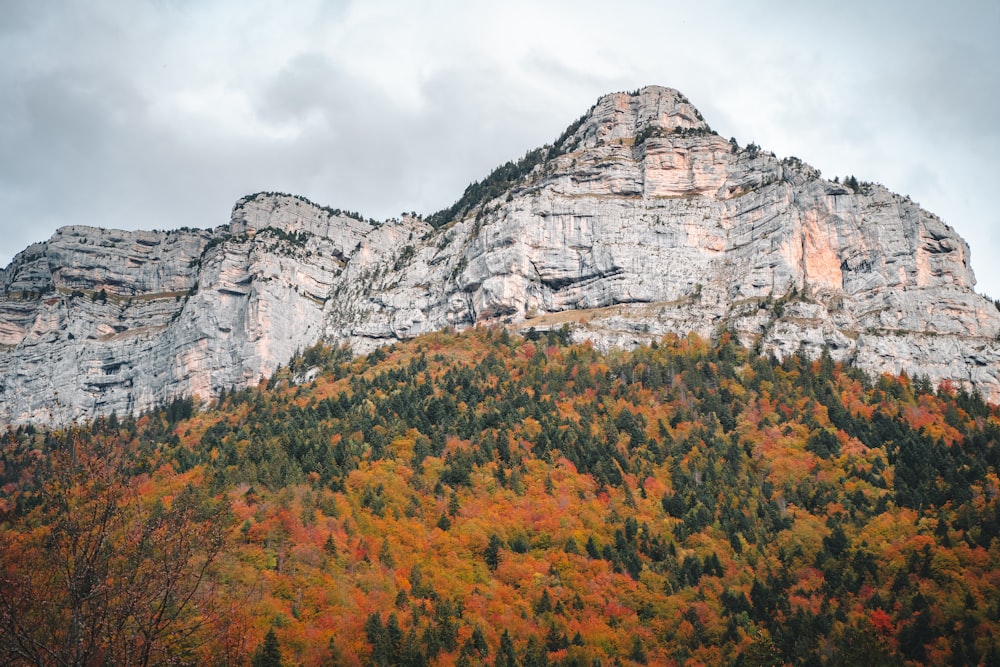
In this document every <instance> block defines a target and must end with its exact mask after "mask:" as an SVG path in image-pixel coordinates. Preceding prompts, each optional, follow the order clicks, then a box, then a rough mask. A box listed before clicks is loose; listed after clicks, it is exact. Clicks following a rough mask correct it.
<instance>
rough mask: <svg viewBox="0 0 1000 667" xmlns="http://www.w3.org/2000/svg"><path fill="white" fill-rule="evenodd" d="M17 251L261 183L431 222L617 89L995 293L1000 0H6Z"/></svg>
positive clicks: (174, 220)
mask: <svg viewBox="0 0 1000 667" xmlns="http://www.w3.org/2000/svg"><path fill="white" fill-rule="evenodd" d="M0 9H2V12H0V232H2V233H0V266H2V265H6V264H7V263H8V262H9V260H10V259H11V257H12V256H13V255H14V254H15V253H16V252H18V251H19V250H21V249H23V248H24V247H25V246H27V245H28V244H29V243H31V242H34V241H41V240H44V239H46V238H48V237H49V236H50V235H51V234H52V232H53V231H54V230H55V229H56V228H57V227H59V226H62V225H69V224H88V225H97V226H103V227H119V228H128V229H137V228H149V229H166V228H170V227H180V226H190V227H214V226H216V225H220V224H224V223H226V222H227V221H228V218H229V212H230V209H231V207H232V205H233V203H234V202H235V201H236V199H238V198H239V197H240V196H242V195H244V194H248V193H252V192H257V191H260V190H277V191H283V192H290V193H295V194H301V195H304V196H306V197H308V198H310V199H312V200H313V201H316V202H317V203H320V204H324V205H329V206H334V207H339V208H344V209H350V210H356V211H358V212H360V213H362V214H364V215H365V216H370V217H375V218H379V219H382V218H386V217H390V216H396V215H399V213H400V212H402V211H418V212H421V213H431V212H433V211H436V210H438V209H440V208H443V207H445V206H447V205H449V204H451V203H452V202H453V201H454V200H456V199H457V198H458V197H459V196H460V195H461V193H462V190H463V189H464V188H465V186H466V185H467V184H468V183H469V182H470V181H473V180H476V179H479V178H482V177H483V176H484V175H486V174H487V173H489V171H490V170H491V169H492V168H493V167H495V166H497V165H499V164H501V163H503V162H505V161H507V160H510V159H515V158H518V157H520V156H521V155H523V154H524V152H525V151H527V150H528V149H531V148H534V147H537V146H540V145H542V144H544V143H548V142H551V141H552V140H554V139H555V138H556V137H557V136H558V135H559V134H560V133H561V132H562V130H563V129H564V128H565V127H566V126H567V125H568V124H569V123H570V122H572V121H573V120H574V119H576V118H577V117H579V116H580V115H581V114H582V113H584V112H585V111H586V110H587V109H588V108H589V107H590V105H591V104H593V103H594V101H595V100H596V99H597V97H599V96H600V95H602V94H604V93H608V92H613V91H618V90H631V89H635V88H638V87H640V86H643V85H647V84H659V85H665V86H671V87H674V88H677V89H679V90H680V91H681V92H683V93H684V94H685V95H687V97H688V98H689V99H690V100H691V101H692V102H693V103H694V104H695V106H697V107H698V108H699V109H700V110H701V112H702V114H703V115H704V116H705V119H706V120H707V121H708V122H709V124H711V125H712V127H713V128H714V129H716V130H717V131H718V132H719V133H720V134H721V135H723V136H724V137H730V136H735V137H736V138H737V139H738V140H739V142H740V143H741V144H746V143H749V142H751V141H754V142H756V143H758V144H760V145H761V146H763V147H764V148H765V149H767V150H771V151H774V152H775V153H776V154H777V155H778V156H779V157H784V156H788V155H795V156H798V157H800V158H802V159H803V160H805V161H806V162H808V163H810V164H812V165H813V166H814V167H817V168H818V169H820V170H821V171H822V172H823V174H824V176H827V177H830V178H832V177H833V176H835V175H839V176H844V175H847V174H855V175H856V176H857V177H858V178H859V179H861V180H869V181H878V182H881V183H883V184H885V185H886V186H888V187H889V188H890V189H892V190H894V191H896V192H899V193H903V194H908V195H910V196H911V197H912V198H913V199H914V200H915V201H917V202H919V203H920V204H921V205H922V206H923V207H924V208H926V209H928V210H930V211H933V212H935V213H937V214H938V215H940V216H941V217H942V218H944V220H945V221H946V222H947V223H949V224H950V225H952V226H953V227H954V228H956V229H957V230H958V232H959V233H960V234H961V235H962V236H963V237H965V239H966V240H967V241H968V242H969V244H970V245H971V247H972V263H973V268H974V270H975V272H976V275H977V278H978V279H979V284H978V286H977V289H978V291H980V292H983V293H986V294H989V295H990V296H993V297H1000V213H998V201H997V197H998V185H1000V167H998V155H1000V37H998V35H1000V3H998V2H996V0H983V1H981V2H977V1H971V0H969V1H957V2H956V1H955V0H952V1H951V2H948V3H944V2H918V1H912V0H906V1H902V0H901V1H899V2H878V1H877V0H868V1H866V2H855V1H853V0H837V1H836V2H824V3H814V2H808V3H805V2H796V1H792V0H788V1H785V2H778V1H774V2H766V1H758V2H745V1H742V0H733V1H731V2H724V1H722V0H716V1H712V0H700V1H692V2H668V1H663V2H625V1H621V0H618V1H616V2H609V1H607V0H601V1H599V2H583V1H580V0H573V1H569V2H519V1H517V0H504V1H503V2H496V1H493V2H482V3H480V2H414V1H399V2H388V1H387V2H372V1H366V2H331V1H322V0H304V1H297V0H280V1H275V2H269V1H264V0H215V1H213V0H80V1H72V0H44V1H39V0H3V1H2V2H0Z"/></svg>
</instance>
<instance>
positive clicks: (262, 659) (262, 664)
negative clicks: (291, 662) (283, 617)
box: [250, 628, 281, 667]
mask: <svg viewBox="0 0 1000 667" xmlns="http://www.w3.org/2000/svg"><path fill="white" fill-rule="evenodd" d="M250 664H251V665H252V666H253V667H281V647H280V646H279V645H278V637H277V635H275V634H274V628H271V629H270V630H268V631H267V634H266V635H264V641H263V642H262V643H261V645H260V647H259V648H258V649H257V652H256V653H255V654H254V656H253V661H252V662H251V663H250Z"/></svg>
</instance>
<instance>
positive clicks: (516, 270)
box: [0, 87, 1000, 422]
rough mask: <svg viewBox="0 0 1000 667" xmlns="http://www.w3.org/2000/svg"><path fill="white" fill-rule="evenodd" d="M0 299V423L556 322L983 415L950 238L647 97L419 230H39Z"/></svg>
mask: <svg viewBox="0 0 1000 667" xmlns="http://www.w3.org/2000/svg"><path fill="white" fill-rule="evenodd" d="M0 285H2V298H0V344H2V345H3V346H4V352H3V353H2V354H0V418H3V419H5V420H7V421H12V422H25V421H32V420H52V421H54V422H65V421H69V420H73V419H79V418H81V417H91V416H94V415H100V414H105V415H107V414H110V413H112V412H117V413H119V414H125V413H135V412H140V411H144V410H147V409H150V408H152V407H153V406H156V405H162V404H165V403H167V402H169V401H170V400H172V399H174V398H177V397H180V396H199V397H201V398H207V397H210V396H213V395H216V394H218V393H219V392H221V391H223V390H226V389H228V388H230V387H246V386H251V385H254V384H256V383H258V382H259V381H260V380H261V379H262V378H265V377H267V376H269V375H271V374H272V373H273V372H274V371H275V370H276V369H277V368H278V367H279V366H280V365H282V364H286V363H287V362H288V360H289V359H290V358H291V357H292V355H293V354H294V352H295V351H296V350H301V349H304V348H306V347H308V346H310V345H311V344H313V343H315V342H316V341H319V340H326V341H332V342H347V343H349V344H350V345H351V346H352V348H353V349H354V350H355V351H357V352H367V351H370V350H373V349H375V348H376V347H378V346H381V345H385V344H387V343H391V342H394V341H399V340H402V339H406V338H410V337H413V336H416V335H419V334H421V333H425V332H429V331H434V330H439V329H442V328H446V327H455V328H458V329H461V328H465V327H469V326H473V325H476V324H492V323H503V324H510V325H514V326H516V327H518V328H520V329H521V330H527V329H529V328H531V327H534V328H535V329H538V330H545V329H551V328H558V327H561V326H562V325H563V324H569V325H570V326H571V335H572V337H573V339H574V340H584V339H589V340H592V341H594V342H595V343H596V344H597V345H598V346H599V347H602V348H607V347H612V346H631V345H636V344H638V343H641V342H644V341H651V340H656V339H658V338H660V337H662V336H663V335H664V334H665V333H668V332H674V333H686V332H694V333H697V334H699V335H701V336H704V337H717V336H719V335H720V334H721V333H722V332H723V331H731V332H733V333H734V334H735V335H736V336H738V338H739V339H740V340H741V341H742V342H743V343H745V344H747V345H749V346H751V347H754V348H755V349H757V350H759V351H764V352H773V353H775V354H776V355H778V356H779V357H784V356H787V355H788V354H791V353H794V352H796V351H798V350H800V349H801V350H804V351H805V352H806V353H808V354H811V355H814V356H815V355H818V354H819V353H820V352H821V350H823V349H828V350H829V351H830V354H831V356H832V357H833V359H835V360H843V361H847V362H850V363H852V364H854V365H856V366H857V367H858V368H861V369H864V370H866V371H869V372H876V373H878V372H884V371H888V372H891V373H900V372H905V373H907V374H909V375H911V376H914V377H916V376H920V377H926V378H928V379H929V380H930V381H932V382H933V383H938V382H940V381H943V380H948V381H951V382H953V383H957V384H960V385H963V386H967V387H971V388H975V389H977V390H978V391H980V392H981V393H982V394H983V395H984V396H986V397H987V398H989V399H990V400H993V401H997V400H1000V346H998V344H997V338H998V335H1000V312H998V308H997V305H996V304H995V303H993V302H991V301H990V300H989V299H987V298H985V297H982V296H979V295H977V294H976V293H975V291H974V289H973V288H974V285H975V279H974V276H973V274H972V270H971V269H970V267H969V249H968V246H967V245H966V243H965V242H964V241H963V240H962V239H961V238H960V237H959V236H958V235H957V234H956V233H955V231H954V230H953V229H952V228H950V227H949V226H948V225H946V224H945V223H944V222H942V221H941V220H940V219H939V218H938V217H936V216H935V215H933V214H931V213H929V212H927V211H924V210H922V209H921V208H920V207H919V206H918V205H917V204H915V203H914V202H912V201H911V200H910V199H909V198H907V197H903V196H899V195H896V194H893V193H891V192H889V191H887V190H886V189H885V188H883V187H882V186H880V185H877V184H870V183H863V182H858V181H857V180H856V179H854V178H853V177H851V178H849V179H845V181H844V182H843V183H840V182H836V181H829V180H825V179H823V178H821V176H820V174H819V172H818V171H817V170H815V169H813V168H812V167H810V166H808V165H806V164H804V163H803V162H801V161H800V160H798V159H797V158H794V157H789V158H784V159H778V158H776V157H775V156H774V155H773V154H771V153H768V152H766V151H764V150H762V149H761V148H760V147H758V146H756V145H753V144H751V145H749V146H740V145H738V143H737V142H736V141H735V140H726V139H723V138H721V137H719V136H718V135H717V134H716V133H715V132H713V131H712V130H711V129H710V127H709V126H708V124H707V123H706V122H705V121H704V119H703V118H702V116H701V114H700V113H699V112H698V110H697V109H696V108H695V107H694V106H692V105H691V104H690V102H689V101H688V100H687V99H686V98H685V97H684V96H683V95H682V94H681V93H679V92H677V91H675V90H672V89H669V88H662V87H648V88H643V89H641V90H639V91H636V92H633V93H616V94H612V95H607V96H605V97H602V98H601V99H599V100H598V101H597V103H596V104H595V105H594V107H592V108H591V109H590V110H589V111H588V112H587V113H586V114H585V115H584V116H583V117H582V118H580V119H579V120H578V121H577V122H575V123H574V124H572V125H571V126H570V127H569V128H568V129H567V130H566V132H565V133H564V134H563V135H562V136H561V137H560V138H559V139H557V140H556V141H555V142H554V144H553V145H551V146H546V147H543V148H541V149H537V150H534V151H530V152H528V153H527V154H526V155H525V156H524V158H522V159H521V160H519V161H517V162H511V163H508V164H506V165H503V166H501V167H499V168H498V169H496V170H495V171H494V172H493V173H491V174H490V175H489V176H488V177H487V178H485V179H484V180H483V181H481V182H477V183H473V184H472V185H471V186H469V188H468V189H467V190H466V191H465V193H463V195H462V197H461V198H460V199H459V200H458V201H457V202H456V203H455V205H454V206H452V207H451V208H449V209H447V210H445V211H441V212H439V213H437V214H434V215H432V216H429V217H428V218H426V219H422V218H421V217H419V216H412V217H411V216H403V217H402V219H399V220H396V219H393V220H387V221H384V222H376V221H373V220H365V219H363V218H362V217H361V216H359V215H356V214H350V213H346V212H343V211H340V210H336V209H330V208H328V207H321V206H318V205H315V204H313V203H311V202H309V201H307V200H305V199H303V198H301V197H294V196H290V195H284V194H277V193H258V194H256V195H252V196H249V197H245V198H243V199H241V200H240V201H238V202H237V203H236V205H235V207H234V208H233V211H232V214H231V218H230V221H229V223H228V225H224V226H220V227H217V228H215V229H213V230H191V229H188V230H180V231H174V232H121V231H108V230H101V229H93V228H86V227H79V226H77V227H66V228H63V229H60V230H59V231H58V232H57V233H56V234H55V235H54V236H53V237H52V238H51V239H50V240H48V241H47V242H44V243H39V244H35V245H33V246H31V247H29V248H28V249H26V250H25V251H23V252H22V253H20V254H19V255H18V256H17V257H16V258H15V259H14V261H13V262H12V263H11V265H10V266H8V267H7V268H6V269H5V270H4V271H3V272H2V274H0Z"/></svg>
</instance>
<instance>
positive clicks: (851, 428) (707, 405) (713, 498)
mask: <svg viewBox="0 0 1000 667" xmlns="http://www.w3.org/2000/svg"><path fill="white" fill-rule="evenodd" d="M570 338H571V334H570V332H569V329H568V328H564V329H556V330H552V331H550V332H547V333H536V332H529V335H528V336H527V337H521V336H519V335H511V334H510V333H508V331H507V330H505V329H502V328H489V327H476V328H473V329H470V330H468V331H465V332H463V333H453V332H437V333H430V334H426V335H423V336H419V337H416V338H414V339H412V340H408V341H404V342H399V343H395V344H392V345H390V346H388V347H384V348H381V349H378V350H376V351H374V352H372V353H371V354H369V355H368V356H367V357H358V358H355V357H352V355H351V354H350V352H349V351H348V350H346V349H343V348H331V347H324V346H318V347H314V348H310V349H309V350H307V351H306V352H305V353H303V354H301V355H299V356H297V357H296V358H295V359H294V361H293V362H292V363H291V364H289V365H288V366H286V367H283V368H282V369H281V370H280V371H279V372H278V373H277V374H276V375H275V376H274V377H273V378H272V379H271V380H269V381H268V382H266V383H264V384H261V385H260V386H259V387H256V388H250V389H244V390H240V391H234V392H226V393H225V395H223V396H221V397H220V398H219V399H218V401H217V402H216V403H214V404H213V405H211V406H209V407H205V408H199V406H198V405H197V404H196V403H195V402H193V401H191V400H177V401H174V402H173V403H172V404H171V405H170V406H169V407H168V408H165V409H161V410H158V411H155V412H151V413H148V414H144V415H142V416H140V417H137V418H121V419H119V418H118V417H112V418H110V419H101V420H99V421H97V422H95V423H94V424H92V425H91V424H87V425H81V426H80V427H74V428H71V429H68V430H61V431H45V430H43V429H40V428H39V427H36V426H22V427H18V428H16V429H13V430H10V431H9V432H8V433H7V435H6V437H5V444H4V448H3V450H2V460H0V484H2V485H3V486H2V488H3V495H2V500H0V532H2V534H0V576H2V581H0V654H3V655H4V656H6V657H7V659H8V660H9V661H10V664H35V663H36V662H37V663H39V664H57V662H58V659H57V658H59V659H62V658H64V657H66V656H67V655H70V654H72V656H75V657H76V658H79V659H81V661H80V662H79V664H95V663H96V662H99V661H101V660H107V661H109V662H111V663H117V664H123V663H125V662H130V663H132V664H144V663H143V662H142V660H141V658H142V657H143V656H145V658H146V659H147V661H148V663H149V664H160V663H163V662H166V661H167V660H168V659H169V660H170V661H171V662H172V663H178V664H184V663H192V664H194V663H197V664H246V663H247V662H248V661H249V659H250V657H251V656H252V655H253V654H254V653H255V652H256V653H257V655H258V660H259V661H263V659H264V657H266V656H271V657H274V656H275V654H276V652H280V654H281V656H282V658H283V660H284V664H289V665H291V664H302V665H320V664H345V665H358V664H374V665H389V664H404V665H424V664H431V665H453V664H454V665H478V664H483V665H515V664H516V665H547V664H549V665H587V666H589V665H593V664H604V665H609V664H633V665H634V664H664V665H670V664H678V665H679V664H712V665H726V664H730V665H770V664H806V665H848V664H886V665H894V664H996V663H997V662H998V660H1000V645H998V644H1000V577H998V572H1000V515H998V497H1000V480H998V477H997V470H998V465H1000V439H998V435H1000V410H998V409H997V408H996V407H995V406H991V405H989V404H988V403H985V402H984V401H983V400H982V399H981V397H980V396H978V395H977V394H970V393H968V392H966V391H965V390H964V389H961V388H956V387H955V386H953V385H949V384H947V383H945V384H944V385H942V386H940V387H939V388H934V387H933V386H932V385H931V383H929V382H928V381H927V380H926V379H923V378H910V377H905V376H903V377H894V376H889V375H884V376H880V377H877V378H870V377H868V376H866V375H865V374H864V373H862V372H860V371H858V370H857V369H854V368H850V367H845V366H844V365H842V364H840V363H837V362H835V361H833V360H832V359H831V358H830V357H829V356H828V355H821V356H820V357H819V358H817V359H815V360H810V359H808V358H806V357H804V356H801V355H789V356H787V357H785V358H784V359H783V360H782V361H778V360H777V359H775V358H774V357H772V356H760V355H757V354H755V353H753V352H751V351H748V350H747V349H746V348H744V347H742V346H740V345H739V344H737V343H736V342H735V338H734V337H733V336H732V335H730V334H729V333H723V334H721V336H720V338H719V340H718V342H717V343H711V342H708V341H706V340H704V339H701V338H698V337H696V336H686V337H676V336H668V337H666V338H663V339H661V340H660V341H659V342H655V343H654V344H652V345H649V346H640V347H638V348H636V349H634V350H631V351H626V350H620V349H619V350H613V351H610V352H601V351H599V350H597V349H595V348H594V347H593V346H592V345H591V344H589V343H584V344H574V343H572V342H571V341H570ZM67 508H72V511H66V510H67ZM67 581H68V582H73V585H72V586H70V587H69V590H70V592H71V593H72V594H68V593H67V588H66V586H65V583H66V582H67ZM136 609H142V610H148V609H162V610H165V613H164V614H162V615H160V616H157V617H155V618H152V617H149V618H147V617H145V616H142V615H137V614H136V613H135V610H136ZM269 632H270V633H271V634H269ZM34 642H37V643H34ZM265 646H267V647H268V650H269V652H268V653H266V654H265V652H264V651H263V648H264V647H265ZM43 650H52V651H53V653H52V654H46V653H43ZM32 651H34V653H32ZM72 656H71V657H72ZM598 661H599V662H598ZM259 664H270V663H266V662H260V663H259Z"/></svg>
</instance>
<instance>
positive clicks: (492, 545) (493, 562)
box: [483, 535, 503, 571]
mask: <svg viewBox="0 0 1000 667" xmlns="http://www.w3.org/2000/svg"><path fill="white" fill-rule="evenodd" d="M502 546H503V545H502V544H501V542H500V538H499V537H497V536H496V535H490V542H489V544H487V545H486V551H485V552H484V553H483V559H484V560H485V561H486V567H488V568H490V570H491V571H492V570H496V569H497V567H498V566H499V565H500V549H501V547H502Z"/></svg>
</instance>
